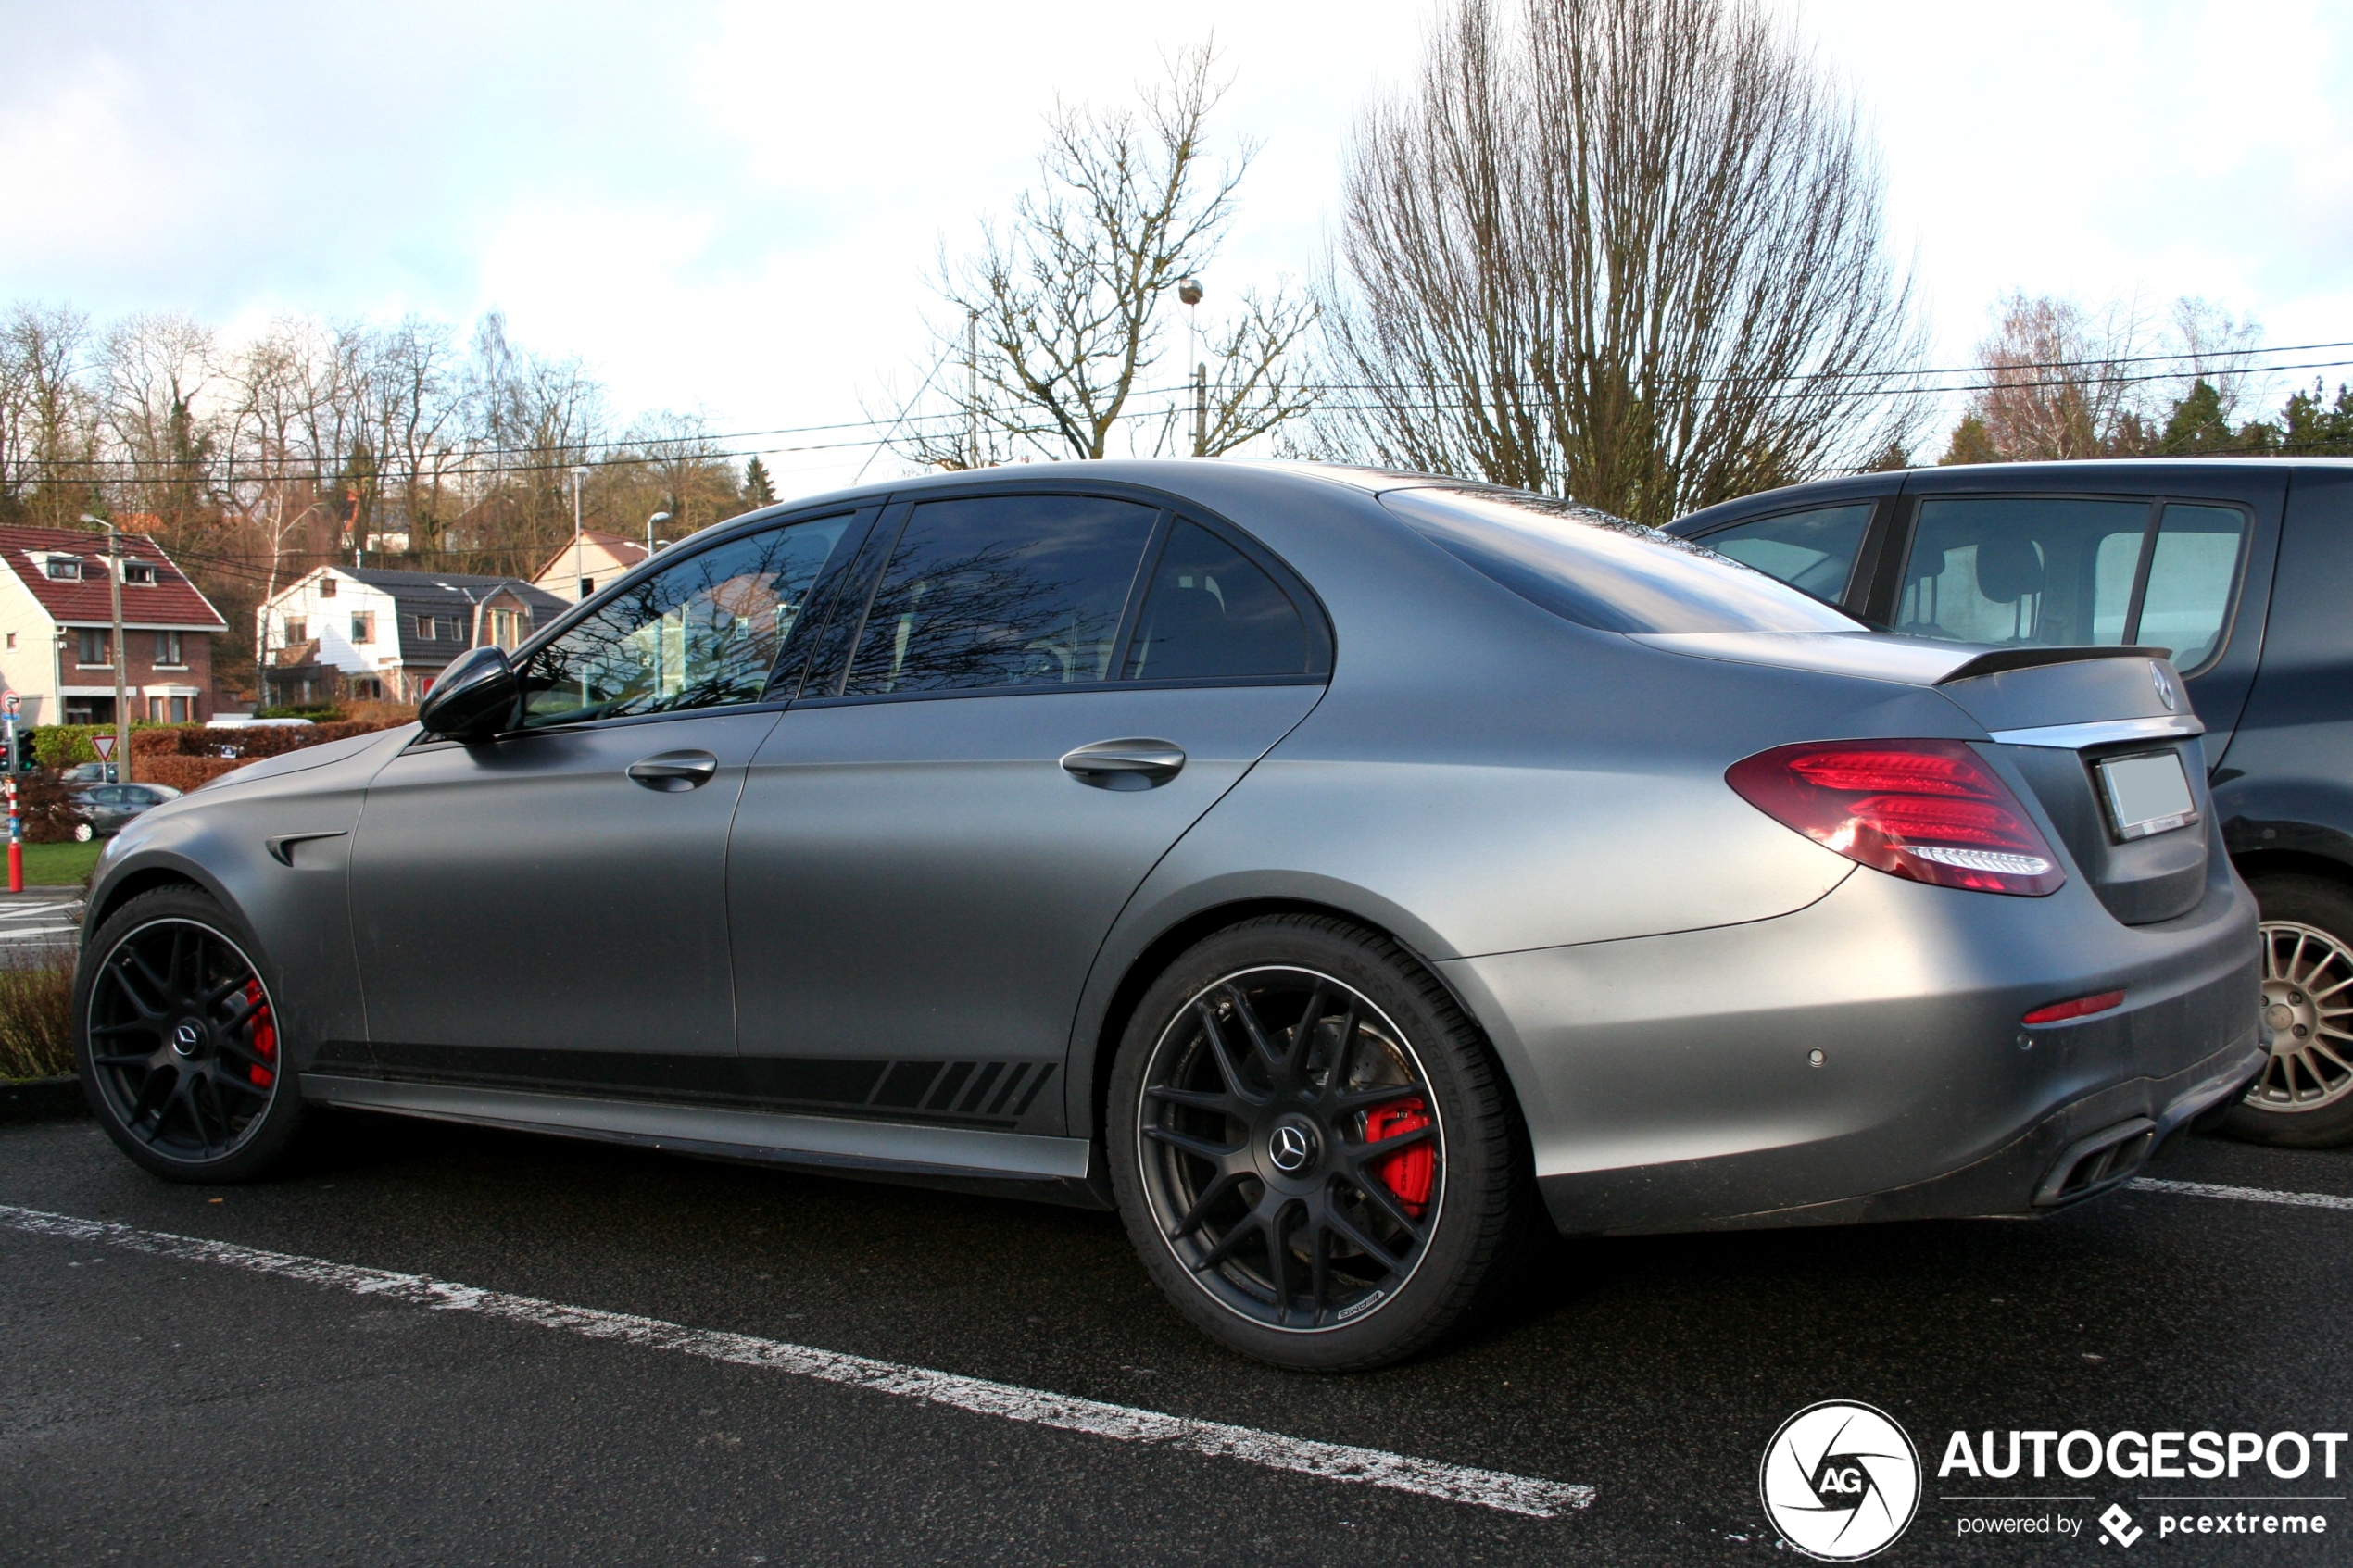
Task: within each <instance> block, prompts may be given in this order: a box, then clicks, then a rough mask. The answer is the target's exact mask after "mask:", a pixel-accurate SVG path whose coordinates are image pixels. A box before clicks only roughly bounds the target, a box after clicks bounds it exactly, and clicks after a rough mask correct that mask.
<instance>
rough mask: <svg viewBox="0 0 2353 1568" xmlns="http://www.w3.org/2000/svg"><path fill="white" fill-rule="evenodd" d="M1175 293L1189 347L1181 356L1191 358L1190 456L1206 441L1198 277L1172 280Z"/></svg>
mask: <svg viewBox="0 0 2353 1568" xmlns="http://www.w3.org/2000/svg"><path fill="white" fill-rule="evenodd" d="M1176 297H1177V298H1178V299H1180V300H1182V301H1183V302H1184V306H1185V346H1186V347H1187V348H1189V349H1190V350H1191V352H1190V353H1189V354H1187V355H1186V356H1185V358H1188V359H1190V360H1191V361H1192V362H1193V456H1194V457H1196V458H1198V457H1200V456H1201V455H1202V447H1204V446H1206V445H1209V367H1208V366H1207V365H1205V364H1203V363H1202V358H1201V333H1200V332H1199V330H1198V325H1197V324H1198V323H1199V321H1200V320H1201V315H1200V311H1199V309H1198V307H1199V306H1200V304H1201V280H1200V279H1199V278H1196V277H1194V276H1193V275H1192V274H1190V273H1187V274H1186V275H1185V276H1184V277H1181V278H1179V279H1177V280H1176Z"/></svg>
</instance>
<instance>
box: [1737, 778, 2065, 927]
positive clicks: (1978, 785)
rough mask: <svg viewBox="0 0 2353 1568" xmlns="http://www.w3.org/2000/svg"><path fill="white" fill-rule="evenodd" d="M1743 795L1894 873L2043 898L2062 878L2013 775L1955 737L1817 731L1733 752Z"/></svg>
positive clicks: (1774, 816)
mask: <svg viewBox="0 0 2353 1568" xmlns="http://www.w3.org/2000/svg"><path fill="white" fill-rule="evenodd" d="M1724 781H1725V782H1726V783H1727V784H1730V785H1731V786H1732V787H1733V788H1734V789H1735V790H1738V791H1739V792H1740V795H1741V797H1742V798H1743V799H1744V800H1746V801H1747V802H1748V803H1749V804H1750V805H1752V806H1754V807H1755V808H1756V809H1758V810H1760V811H1762V812H1764V813H1765V814H1766V815H1767V816H1768V817H1771V818H1772V819H1773V820H1774V821H1776V822H1780V823H1781V824H1783V825H1784V826H1787V827H1791V828H1794V829H1796V830H1797V831H1798V832H1799V833H1802V834H1805V835H1806V837H1808V838H1811V839H1813V840H1814V841H1815V842H1816V843H1818V844H1820V845H1822V846H1823V847H1826V848H1831V849H1835V850H1837V851H1838V852H1839V853H1840V854H1842V855H1843V856H1845V857H1846V858H1847V859H1850V860H1858V861H1860V862H1861V863H1862V864H1864V865H1867V866H1869V867H1871V868H1872V869H1873V870H1875V871H1882V872H1887V873H1888V874H1890V875H1891V876H1901V877H1908V878H1910V879H1911V880H1912V881H1914V882H1926V883H1932V884H1935V885H1937V886H1939V887H1966V888H1969V890H1971V891H1972V892H1977V893H2009V894H2016V895H2019V896H2020V897H2030V898H2039V897H2042V896H2043V895H2045V894H2046V893H2050V892H2053V891H2055V890H2056V889H2057V887H2058V886H2059V884H2062V883H2064V882H2065V881H2066V880H2067V873H2066V872H2062V871H2060V870H2059V867H2058V856H2057V854H2055V853H2053V852H2052V849H2051V847H2050V845H2049V844H2048V843H2046V842H2045V840H2044V837H2043V834H2042V831H2041V830H2040V829H2038V828H2037V827H2035V825H2034V823H2033V822H2032V819H2031V818H2029V817H2028V816H2027V814H2026V810H2025V808H2023V807H2022V806H2020V804H2019V801H2018V797H2017V796H2015V795H2013V794H2011V793H2010V789H2009V786H2008V785H2007V784H2004V783H2003V782H2002V781H2001V779H2000V778H1999V777H1998V776H1996V775H1995V773H1994V771H1993V769H1991V768H1989V767H1987V766H1986V765H1985V762H1984V760H1983V759H1982V758H1980V757H1979V756H1978V755H1977V753H1976V752H1974V751H1972V750H1970V749H1969V746H1968V744H1967V743H1966V742H1963V741H1957V740H1875V741H1814V742H1808V743H1806V744H1804V745H1800V746H1776V747H1775V748H1774V749H1772V750H1771V751H1760V752H1758V753H1757V754H1756V755H1755V756H1754V757H1751V758H1747V759H1743V760H1742V761H1739V762H1735V763H1733V764H1732V766H1731V767H1730V769H1729V770H1727V771H1726V772H1725V774H1724Z"/></svg>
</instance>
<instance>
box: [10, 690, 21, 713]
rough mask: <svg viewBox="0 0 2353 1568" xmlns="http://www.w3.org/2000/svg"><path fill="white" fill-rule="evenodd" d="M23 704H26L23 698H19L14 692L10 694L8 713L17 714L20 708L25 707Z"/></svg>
mask: <svg viewBox="0 0 2353 1568" xmlns="http://www.w3.org/2000/svg"><path fill="white" fill-rule="evenodd" d="M23 704H24V699H23V698H21V697H19V696H17V694H16V693H14V692H10V693H9V694H8V711H9V712H11V713H14V712H15V711H16V710H17V709H19V708H20V707H22V706H23Z"/></svg>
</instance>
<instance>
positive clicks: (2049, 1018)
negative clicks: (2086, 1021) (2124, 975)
mask: <svg viewBox="0 0 2353 1568" xmlns="http://www.w3.org/2000/svg"><path fill="white" fill-rule="evenodd" d="M2123 1005H2124V993H2123V992H2121V991H2102V992H2101V993H2100V994H2099V995H2098V996H2096V997H2076V998H2075V999H2074V1000H2073V1001H2071V1002H2053V1003H2052V1004H2051V1005H2050V1006H2049V1007H2046V1008H2036V1009H2035V1010H2033V1011H2032V1012H2030V1013H2028V1014H2027V1015H2026V1016H2025V1017H2024V1018H2021V1019H2020V1020H2019V1022H2020V1023H2064V1022H2067V1021H2068V1020H2069V1019H2070V1018H2088V1017H2090V1016H2091V1015H2092V1014H2093V1013H2095V1012H2106V1011H2107V1010H2108V1009H2110V1008H2116V1007H2122V1006H2123Z"/></svg>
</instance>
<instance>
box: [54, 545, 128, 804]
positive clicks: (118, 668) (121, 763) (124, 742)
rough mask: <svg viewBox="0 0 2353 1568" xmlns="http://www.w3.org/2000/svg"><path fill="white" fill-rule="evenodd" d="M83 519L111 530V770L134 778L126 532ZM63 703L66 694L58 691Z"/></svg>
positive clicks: (120, 777)
mask: <svg viewBox="0 0 2353 1568" xmlns="http://www.w3.org/2000/svg"><path fill="white" fill-rule="evenodd" d="M82 521H83V522H85V523H87V524H89V525H91V526H92V527H96V528H104V529H105V530H106V531H107V592H108V593H109V594H110V595H111V596H112V597H113V599H114V641H113V642H112V643H111V644H109V645H108V646H107V658H108V659H109V660H111V661H112V663H113V665H114V750H115V755H114V758H113V759H112V760H113V767H112V768H111V769H109V770H108V772H109V773H110V774H111V776H112V777H113V778H114V779H115V780H116V782H118V783H126V784H127V783H129V782H130V779H131V693H130V690H129V688H128V687H127V686H126V685H125V684H124V683H123V678H122V665H123V657H122V655H123V648H122V535H121V534H120V533H116V532H115V526H114V520H113V519H112V518H103V517H94V516H92V515H91V514H90V513H88V512H83V513H82ZM57 700H58V702H60V703H63V702H64V701H65V694H64V693H62V692H60V693H59V694H57Z"/></svg>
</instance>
